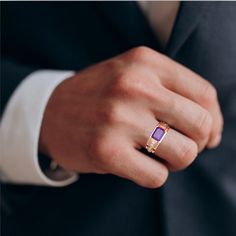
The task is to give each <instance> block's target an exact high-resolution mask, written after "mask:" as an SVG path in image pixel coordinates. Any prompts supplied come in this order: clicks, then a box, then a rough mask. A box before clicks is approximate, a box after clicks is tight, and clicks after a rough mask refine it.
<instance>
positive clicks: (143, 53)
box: [127, 46, 152, 61]
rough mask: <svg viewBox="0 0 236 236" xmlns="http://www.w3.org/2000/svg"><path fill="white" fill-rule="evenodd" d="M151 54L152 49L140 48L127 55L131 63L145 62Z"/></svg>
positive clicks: (130, 51)
mask: <svg viewBox="0 0 236 236" xmlns="http://www.w3.org/2000/svg"><path fill="white" fill-rule="evenodd" d="M151 52H152V49H150V48H148V47H146V46H139V47H135V48H133V49H131V50H129V51H128V53H127V57H128V59H130V60H131V61H140V60H145V59H146V58H148V56H149V55H150V53H151Z"/></svg>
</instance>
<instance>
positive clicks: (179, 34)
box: [165, 2, 208, 58]
mask: <svg viewBox="0 0 236 236" xmlns="http://www.w3.org/2000/svg"><path fill="white" fill-rule="evenodd" d="M207 6H208V4H207V3H205V2H182V3H181V5H180V9H179V12H178V14H177V17H176V21H175V25H174V28H173V31H172V34H171V36H170V40H169V43H168V45H167V47H166V50H165V53H166V54H167V55H168V56H170V57H172V58H174V57H175V55H176V54H177V53H178V51H179V50H180V49H181V47H182V46H183V45H184V43H185V42H186V40H187V39H188V38H189V37H190V35H191V34H192V33H193V32H194V30H195V29H196V27H197V25H198V23H199V21H200V19H201V18H202V17H203V13H204V10H205V9H206V8H207Z"/></svg>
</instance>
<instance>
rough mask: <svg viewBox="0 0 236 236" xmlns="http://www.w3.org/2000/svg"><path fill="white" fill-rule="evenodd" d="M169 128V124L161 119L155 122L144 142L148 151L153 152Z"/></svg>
mask: <svg viewBox="0 0 236 236" xmlns="http://www.w3.org/2000/svg"><path fill="white" fill-rule="evenodd" d="M169 128H170V127H169V125H168V124H167V123H165V122H163V121H160V122H159V123H158V124H157V126H156V127H155V129H154V130H153V132H152V134H151V135H150V137H149V138H148V141H147V144H146V149H147V151H148V152H151V153H155V151H156V149H157V147H158V146H159V145H160V143H161V142H162V140H163V139H164V137H165V135H166V134H167V132H168V131H169Z"/></svg>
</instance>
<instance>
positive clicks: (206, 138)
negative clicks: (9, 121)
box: [39, 47, 223, 188]
mask: <svg viewBox="0 0 236 236" xmlns="http://www.w3.org/2000/svg"><path fill="white" fill-rule="evenodd" d="M157 120H162V121H165V122H167V123H168V124H169V125H170V127H171V129H170V130H169V132H168V133H167V135H166V136H165V138H164V140H163V142H162V143H161V145H160V146H159V147H158V148H157V150H156V153H155V154H156V155H157V156H158V157H159V158H161V159H162V160H163V161H159V160H160V159H159V160H158V159H156V160H155V159H153V158H150V157H149V156H147V155H145V154H143V153H141V152H140V149H141V148H142V147H145V145H146V142H147V139H148V137H149V135H150V134H151V132H152V131H153V129H154V128H155V126H156V124H157ZM222 126H223V119H222V115H221V112H220V108H219V104H218V101H217V93H216V90H215V89H214V87H213V86H212V85H211V84H210V83H209V82H207V81H206V80H204V79H203V78H201V77H200V76H199V75H197V74H195V73H193V72H192V71H190V70H189V69H187V68H185V67H184V66H182V65H180V64H178V63H176V62H174V61H173V60H171V59H169V58H167V57H166V56H164V55H162V54H160V53H157V52H155V51H153V50H151V49H149V48H146V47H138V48H134V49H132V50H130V51H128V52H126V53H124V54H122V55H119V56H117V57H114V58H112V59H110V60H107V61H104V62H101V63H98V64H96V65H94V66H91V67H89V68H87V69H85V70H83V71H81V72H79V73H77V74H76V75H75V76H74V77H73V78H70V79H68V80H65V81H64V82H63V83H61V84H60V85H59V86H58V87H57V88H56V89H55V91H54V92H53V94H52V96H51V98H50V100H49V102H48V105H47V108H46V111H45V115H44V119H43V123H42V128H41V135H40V141H39V148H40V150H41V151H42V152H44V153H45V154H47V155H49V156H50V157H51V158H53V159H54V160H55V161H56V162H57V163H58V164H59V165H60V166H62V167H64V168H65V169H67V170H73V171H77V172H79V173H99V174H104V173H111V174H114V175H117V176H121V177H124V178H127V179H129V180H132V181H134V182H136V183H137V184H139V185H141V186H145V187H149V188H156V187H159V186H161V185H163V184H164V182H165V181H166V179H167V176H168V171H169V170H180V169H183V168H185V167H187V166H188V165H189V164H190V163H192V161H193V160H194V159H195V158H196V156H197V154H198V152H200V151H201V150H202V149H203V148H204V147H205V146H208V147H215V146H217V145H218V144H219V142H220V135H221V132H222Z"/></svg>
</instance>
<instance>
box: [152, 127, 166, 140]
mask: <svg viewBox="0 0 236 236" xmlns="http://www.w3.org/2000/svg"><path fill="white" fill-rule="evenodd" d="M164 134H165V131H164V129H162V128H160V127H157V128H156V129H155V130H154V132H153V134H152V138H154V139H155V140H156V141H160V140H161V138H162V137H163V135H164Z"/></svg>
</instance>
